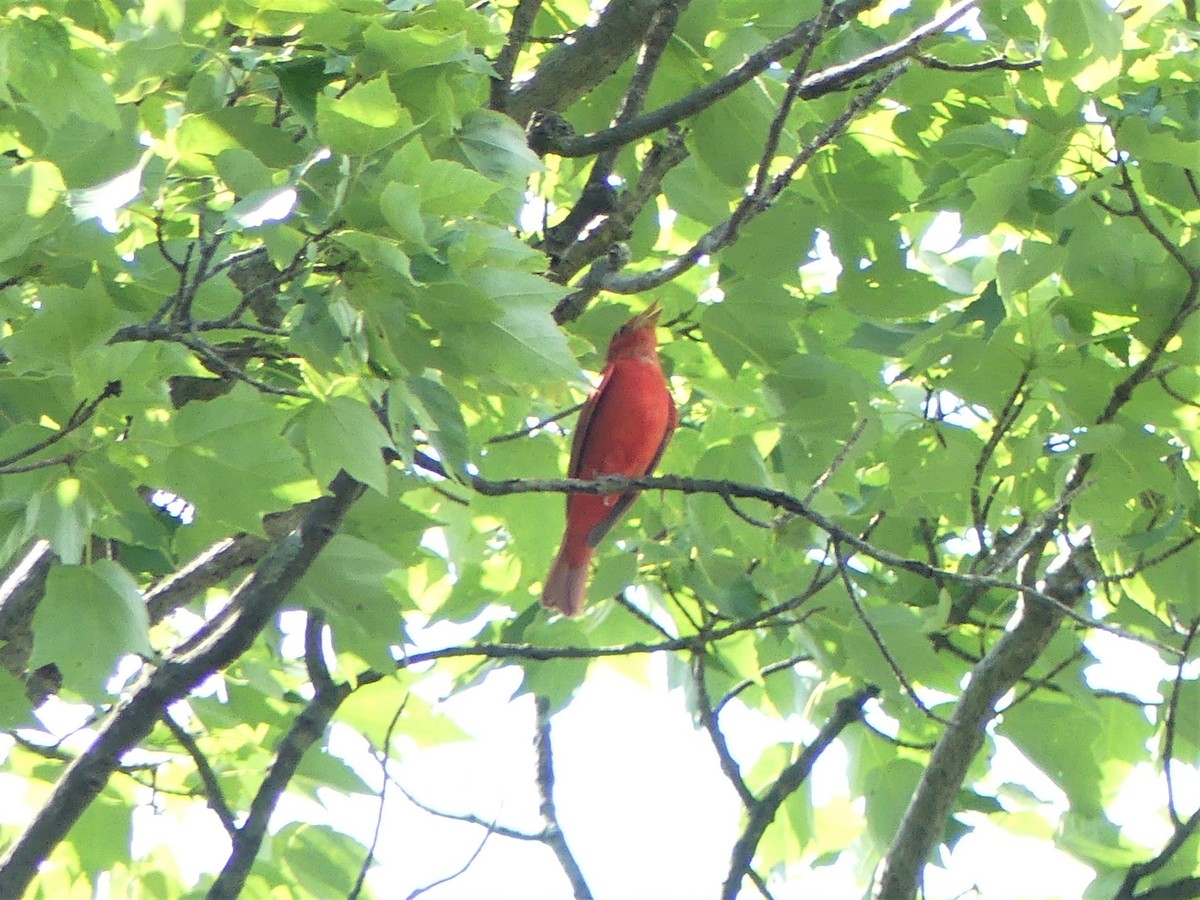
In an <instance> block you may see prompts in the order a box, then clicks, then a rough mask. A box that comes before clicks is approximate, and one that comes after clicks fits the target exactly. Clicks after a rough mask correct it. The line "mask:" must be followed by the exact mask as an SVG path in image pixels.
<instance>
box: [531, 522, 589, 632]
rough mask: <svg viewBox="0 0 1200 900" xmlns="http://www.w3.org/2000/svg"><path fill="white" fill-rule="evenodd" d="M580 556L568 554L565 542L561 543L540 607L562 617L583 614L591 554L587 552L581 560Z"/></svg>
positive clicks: (547, 579) (548, 575)
mask: <svg viewBox="0 0 1200 900" xmlns="http://www.w3.org/2000/svg"><path fill="white" fill-rule="evenodd" d="M580 555H581V554H579V553H571V552H569V548H568V544H567V541H563V545H562V547H561V549H559V551H558V556H556V557H554V562H553V563H552V564H551V566H550V572H549V574H547V575H546V584H545V586H544V587H543V588H542V606H544V607H546V609H557V610H558V611H559V612H560V613H562V614H563V615H564V616H577V615H579V614H580V613H581V612H583V604H584V602H585V601H586V599H587V577H588V564H589V563H590V562H591V559H592V554H591V552H590V550H589V551H588V552H587V553H586V555H583V558H582V559H580V558H579V557H580Z"/></svg>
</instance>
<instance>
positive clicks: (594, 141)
mask: <svg viewBox="0 0 1200 900" xmlns="http://www.w3.org/2000/svg"><path fill="white" fill-rule="evenodd" d="M978 2H979V0H959V2H958V3H956V4H955V5H954V6H952V7H950V9H949V10H947V11H946V13H944V14H943V15H941V16H938V17H937V18H935V19H931V20H930V21H928V22H926V23H925V24H923V25H920V26H918V27H917V28H915V29H913V30H912V31H911V32H910V33H909V34H908V35H906V36H905V37H904V38H903V39H901V40H899V41H896V42H895V43H893V44H888V45H887V46H886V47H881V48H879V49H878V50H874V51H871V52H870V53H865V54H863V55H862V56H860V57H858V58H857V59H854V60H851V61H850V62H847V63H842V64H840V65H836V66H830V67H828V68H826V69H822V70H821V71H819V72H814V73H813V74H812V75H810V76H808V77H807V78H805V79H804V81H803V82H802V83H801V85H800V89H799V93H798V96H799V97H800V99H803V100H812V99H815V98H816V97H821V96H824V95H825V94H829V93H832V92H834V91H838V90H841V89H843V88H845V87H847V86H849V85H850V84H853V83H854V82H855V81H858V80H860V79H862V78H865V77H867V76H868V75H870V74H871V73H873V72H877V71H879V70H880V69H883V68H885V67H887V66H889V65H891V64H892V63H895V62H897V61H899V60H901V59H904V58H906V57H908V56H911V55H913V53H915V52H916V50H917V48H918V47H919V46H920V45H921V44H922V43H923V42H924V41H926V40H928V39H929V38H931V37H935V36H937V35H939V34H941V33H942V32H943V31H945V30H946V29H947V28H949V27H950V26H952V25H953V24H954V23H955V22H956V21H958V19H959V18H961V16H962V15H963V14H964V13H965V12H967V11H968V10H969V9H971V8H972V7H974V6H976V5H977V4H978ZM876 5H877V2H876V0H852V2H846V3H842V4H839V5H838V6H837V7H835V8H834V10H833V12H832V14H831V15H830V17H829V23H830V25H831V26H837V25H840V24H842V23H844V22H846V21H848V20H849V19H850V18H853V17H854V16H857V15H858V14H859V13H861V12H863V11H865V10H867V9H870V8H872V7H873V6H876ZM816 27H817V20H812V21H808V22H803V23H801V24H800V25H798V26H796V27H795V28H794V29H792V30H791V31H790V32H788V33H787V34H786V35H784V36H783V37H781V38H778V39H777V40H775V41H772V42H771V43H770V44H768V45H767V46H765V47H763V48H762V49H761V50H759V51H758V52H757V53H753V54H751V55H750V56H749V57H747V58H746V61H745V62H744V63H742V64H741V65H740V66H738V67H737V68H736V69H733V70H732V71H730V72H729V73H727V74H726V75H724V76H722V77H721V78H718V79H717V80H716V81H713V82H710V83H709V84H706V85H705V86H704V87H702V88H700V89H699V90H697V91H694V92H693V93H691V94H689V95H688V96H686V97H683V98H682V99H680V100H677V101H675V102H674V103H669V104H667V105H666V106H661V107H659V108H658V109H656V110H655V111H654V112H651V113H647V114H646V115H644V116H639V117H638V118H636V119H634V120H633V121H631V122H626V123H625V124H623V125H618V126H616V127H614V128H608V129H606V130H604V131H600V132H597V133H595V134H589V135H578V134H561V135H556V136H555V138H554V139H553V140H552V141H551V142H550V145H549V146H548V147H547V148H546V152H549V153H554V154H555V155H557V156H566V157H579V156H592V155H593V154H596V153H599V152H601V151H603V150H609V149H612V148H613V147H620V146H623V145H625V144H628V143H631V142H632V141H635V140H638V139H639V138H643V137H646V136H647V135H651V134H653V133H654V132H656V131H658V130H660V129H662V128H666V127H667V126H668V125H674V124H676V123H677V122H681V121H683V120H684V119H686V118H689V117H691V116H694V115H696V114H697V113H699V112H701V111H703V110H704V109H707V108H708V107H709V106H712V105H713V104H714V103H716V102H717V101H718V100H722V99H724V98H725V97H728V96H729V95H730V94H732V93H733V92H734V91H736V90H737V89H738V88H740V87H742V86H743V85H745V84H747V83H749V82H750V81H751V80H753V79H754V78H756V77H758V76H759V75H760V74H762V73H763V72H764V71H766V69H767V68H768V67H769V66H770V65H771V64H772V63H775V62H778V61H779V60H780V59H783V58H785V57H787V56H789V55H791V54H792V53H794V52H795V51H796V50H798V49H799V48H801V47H803V46H804V45H805V44H806V43H807V42H808V41H809V40H810V39H811V36H812V32H813V30H814V29H815V28H816Z"/></svg>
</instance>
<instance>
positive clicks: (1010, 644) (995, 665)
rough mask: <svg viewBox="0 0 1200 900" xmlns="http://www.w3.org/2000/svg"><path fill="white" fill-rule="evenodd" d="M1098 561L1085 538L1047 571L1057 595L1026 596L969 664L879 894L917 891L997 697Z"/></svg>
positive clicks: (905, 898) (1081, 590)
mask: <svg viewBox="0 0 1200 900" xmlns="http://www.w3.org/2000/svg"><path fill="white" fill-rule="evenodd" d="M1095 569H1096V566H1095V556H1094V555H1093V553H1092V550H1091V547H1090V545H1085V546H1083V547H1080V548H1077V549H1076V550H1075V551H1074V552H1072V553H1071V555H1070V556H1069V557H1068V559H1067V560H1066V562H1065V563H1064V564H1063V566H1062V567H1061V568H1060V569H1059V570H1058V571H1057V572H1055V573H1053V574H1051V575H1050V576H1048V578H1047V579H1046V588H1045V593H1046V594H1047V595H1048V596H1050V597H1053V598H1055V600H1056V601H1057V602H1056V603H1055V604H1053V605H1052V604H1047V603H1042V602H1038V601H1036V600H1033V599H1031V598H1029V597H1028V596H1027V597H1025V598H1024V599H1023V600H1022V602H1021V603H1020V604H1019V606H1018V609H1017V612H1016V613H1015V614H1014V616H1013V619H1012V621H1010V623H1009V626H1008V628H1007V629H1006V630H1005V632H1004V634H1003V635H1002V636H1001V637H1000V639H999V640H998V641H997V642H996V643H995V645H994V646H993V647H992V649H991V650H990V651H989V652H988V654H987V655H986V656H985V657H984V658H983V659H982V660H981V661H980V663H979V665H977V666H976V667H975V668H974V669H973V670H972V672H971V680H970V682H969V683H968V685H967V688H966V690H964V691H963V694H962V697H961V698H960V700H959V702H958V704H957V706H956V707H955V709H954V715H953V717H952V718H951V721H950V725H949V727H948V728H947V729H946V730H945V732H943V734H942V737H941V738H940V739H939V740H938V742H937V745H936V746H935V747H934V749H933V753H932V754H931V755H930V758H929V764H928V765H927V767H926V769H925V774H924V775H923V776H922V777H921V780H920V782H919V783H918V785H917V791H916V794H915V795H914V796H913V799H912V801H911V802H910V803H909V806H908V810H907V811H906V812H905V814H904V818H903V820H902V821H901V823H900V828H899V831H898V832H897V834H896V838H895V840H894V841H893V842H892V846H891V849H890V850H889V851H888V854H887V856H886V857H885V858H884V861H883V870H882V872H881V874H880V877H879V881H878V884H877V885H876V889H875V893H874V896H875V897H876V898H877V900H912V898H913V897H915V896H916V895H917V890H918V887H919V884H920V879H921V871H922V869H923V867H924V865H925V861H926V860H927V859H929V857H930V856H931V855H932V853H933V851H934V850H935V849H936V847H937V845H938V843H939V842H940V841H941V839H942V834H943V833H944V830H945V826H946V822H947V820H948V819H949V818H950V814H951V811H952V810H953V808H954V801H955V800H956V798H957V797H958V793H959V791H960V790H961V789H962V785H963V781H964V779H965V778H966V775H967V769H968V768H969V767H970V765H971V762H972V761H973V760H974V759H975V756H976V755H977V754H978V753H979V750H980V748H981V747H982V746H983V741H984V737H985V734H986V732H985V730H984V729H985V726H986V725H987V723H988V722H990V721H991V720H992V719H993V718H994V717H995V715H996V703H997V702H998V701H999V700H1000V698H1001V697H1003V696H1004V694H1005V693H1007V692H1008V690H1009V689H1010V688H1012V687H1013V685H1015V684H1016V683H1017V681H1018V680H1019V679H1020V677H1021V676H1022V675H1024V674H1025V673H1026V672H1027V671H1028V670H1029V667H1030V666H1032V665H1033V663H1034V662H1035V661H1036V660H1037V658H1038V657H1039V656H1041V654H1042V651H1043V650H1045V648H1046V646H1047V645H1048V644H1049V643H1050V640H1051V638H1053V637H1054V634H1055V632H1056V631H1057V629H1058V626H1059V623H1060V622H1061V621H1062V619H1063V615H1064V607H1065V608H1070V607H1072V606H1074V605H1075V604H1076V603H1077V602H1078V601H1079V600H1080V599H1081V598H1083V597H1084V596H1086V594H1087V584H1088V581H1089V580H1090V579H1091V578H1093V577H1094V572H1095Z"/></svg>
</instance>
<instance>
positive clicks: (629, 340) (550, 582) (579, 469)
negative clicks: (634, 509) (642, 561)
mask: <svg viewBox="0 0 1200 900" xmlns="http://www.w3.org/2000/svg"><path fill="white" fill-rule="evenodd" d="M661 311H662V310H661V309H660V308H659V306H658V303H657V302H656V303H654V304H653V305H651V307H650V308H649V309H647V310H646V311H645V312H644V313H641V314H639V315H636V316H634V317H633V318H632V319H630V320H629V321H628V322H626V323H625V324H624V325H622V326H621V327H620V328H619V329H617V333H616V334H614V335H613V337H612V341H611V342H610V343H609V345H608V358H607V363H606V365H605V367H604V374H603V377H602V378H601V380H600V386H599V387H598V388H596V391H595V393H593V394H592V396H591V397H589V398H588V401H587V402H586V403H585V404H584V405H583V408H582V409H581V410H580V412H579V422H578V424H576V426H575V438H574V441H573V442H572V444H571V464H570V466H569V467H568V468H567V477H568V478H585V479H593V478H602V477H604V476H606V475H627V476H630V477H638V476H642V475H648V474H650V473H651V472H652V471H654V467H655V466H656V465H657V464H658V461H659V459H660V458H661V457H662V454H663V450H664V449H666V446H667V441H669V440H670V439H671V434H672V433H673V432H674V431H675V424H676V422H677V421H678V418H677V414H676V412H675V403H674V402H673V401H672V400H671V394H670V391H668V390H667V384H666V379H665V378H664V377H663V371H662V367H661V366H660V365H659V362H658V343H657V341H656V340H655V337H654V326H655V325H656V324H657V323H658V316H659V313H660V312H661ZM639 493H640V492H639V491H630V492H629V493H627V494H604V495H596V494H568V495H567V529H566V533H565V534H564V535H563V540H562V546H561V547H560V548H559V551H558V556H556V557H555V558H554V563H553V564H552V565H551V566H550V573H549V574H548V575H547V576H546V585H545V587H544V588H543V589H542V606H545V607H547V608H548V609H557V610H558V611H559V612H561V613H562V614H563V615H565V616H577V615H579V614H580V613H581V612H583V605H584V597H585V594H586V592H587V577H588V564H589V563H590V562H591V561H592V554H593V553H595V551H596V546H597V545H598V544H599V543H600V541H601V540H603V539H604V536H605V535H606V534H608V532H609V531H610V530H611V529H612V527H613V526H614V525H615V524H617V521H618V520H619V519H620V518H621V516H622V515H624V514H625V511H626V510H627V509H629V506H630V504H632V503H633V501H634V500H636V499H637V496H638V494H639Z"/></svg>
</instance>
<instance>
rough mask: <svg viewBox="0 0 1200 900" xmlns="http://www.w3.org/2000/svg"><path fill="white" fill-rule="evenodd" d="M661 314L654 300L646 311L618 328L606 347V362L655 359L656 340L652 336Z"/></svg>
mask: <svg viewBox="0 0 1200 900" xmlns="http://www.w3.org/2000/svg"><path fill="white" fill-rule="evenodd" d="M661 314H662V307H661V306H659V305H658V301H657V300H655V301H654V302H653V303H651V304H650V306H649V308H648V309H646V310H645V311H644V312H640V313H638V314H637V315H636V316H634V317H633V318H632V319H630V320H629V321H628V322H626V323H625V324H624V325H622V326H621V327H620V328H618V329H617V331H616V333H615V334H614V335H613V336H612V341H611V342H610V343H609V345H608V362H613V361H614V360H617V359H630V358H634V357H639V356H649V357H656V356H657V354H658V340H657V338H655V336H654V329H655V327H656V326H657V325H658V317H659V316H660V315H661Z"/></svg>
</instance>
